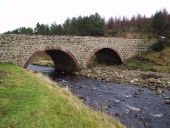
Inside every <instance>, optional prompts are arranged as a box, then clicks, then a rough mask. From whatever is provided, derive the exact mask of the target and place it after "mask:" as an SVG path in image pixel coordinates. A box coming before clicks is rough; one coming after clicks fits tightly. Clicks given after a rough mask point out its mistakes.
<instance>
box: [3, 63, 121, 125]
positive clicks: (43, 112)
mask: <svg viewBox="0 0 170 128" xmlns="http://www.w3.org/2000/svg"><path fill="white" fill-rule="evenodd" d="M0 126H1V128H7V127H13V128H51V127H54V128H55V127H56V128H123V127H124V126H122V125H121V124H120V123H119V122H118V121H116V120H114V119H113V118H111V117H108V116H106V115H105V114H101V113H99V112H95V111H93V110H91V109H89V108H88V107H87V106H85V105H84V104H83V103H82V102H81V101H80V100H79V99H78V98H76V97H75V96H73V95H72V93H71V92H70V91H69V90H68V89H66V88H61V87H59V86H57V84H56V83H54V82H52V81H50V80H49V79H47V78H45V77H43V76H41V75H40V74H34V73H31V72H28V71H25V70H24V69H22V68H19V67H17V66H15V65H11V64H0Z"/></svg>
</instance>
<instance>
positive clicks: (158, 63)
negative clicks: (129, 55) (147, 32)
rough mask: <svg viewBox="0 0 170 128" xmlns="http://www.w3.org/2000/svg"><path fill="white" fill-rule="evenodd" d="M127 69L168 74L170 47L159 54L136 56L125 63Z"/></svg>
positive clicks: (151, 53)
mask: <svg viewBox="0 0 170 128" xmlns="http://www.w3.org/2000/svg"><path fill="white" fill-rule="evenodd" d="M126 67H127V68H128V69H133V70H136V69H141V70H144V71H154V72H166V73H170V47H166V48H165V49H164V50H163V51H161V52H148V53H143V54H140V55H138V56H137V57H136V58H133V59H131V60H129V61H128V62H127V63H126Z"/></svg>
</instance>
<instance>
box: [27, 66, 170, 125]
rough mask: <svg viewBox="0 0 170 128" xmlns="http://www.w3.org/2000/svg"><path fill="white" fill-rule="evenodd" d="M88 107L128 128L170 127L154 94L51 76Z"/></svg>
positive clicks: (167, 110)
mask: <svg viewBox="0 0 170 128" xmlns="http://www.w3.org/2000/svg"><path fill="white" fill-rule="evenodd" d="M28 69H31V70H33V71H40V72H45V73H49V72H52V71H53V70H54V69H53V68H48V67H42V66H35V65H29V66H28ZM53 79H54V81H56V82H58V83H60V85H61V86H63V87H68V88H70V90H71V91H72V93H73V94H75V95H77V96H78V97H79V98H80V99H81V100H83V102H84V103H85V104H87V105H88V106H89V107H91V108H93V109H95V110H97V111H102V112H105V113H107V114H109V115H111V116H113V117H114V118H117V119H118V120H120V121H121V122H122V123H123V124H125V125H126V126H127V127H128V128H170V105H168V104H165V103H164V98H163V97H170V91H168V90H164V93H163V96H157V95H156V94H155V91H152V90H149V89H147V88H140V87H136V86H132V85H128V84H127V85H126V84H115V83H112V82H104V81H101V80H96V79H91V78H86V77H82V76H76V75H73V76H60V77H54V76H53Z"/></svg>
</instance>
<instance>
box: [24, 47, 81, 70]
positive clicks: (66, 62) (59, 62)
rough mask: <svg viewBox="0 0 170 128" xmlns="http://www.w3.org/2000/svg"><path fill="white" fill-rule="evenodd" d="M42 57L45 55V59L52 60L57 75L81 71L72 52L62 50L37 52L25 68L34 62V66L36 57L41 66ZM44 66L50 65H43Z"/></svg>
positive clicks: (51, 63)
mask: <svg viewBox="0 0 170 128" xmlns="http://www.w3.org/2000/svg"><path fill="white" fill-rule="evenodd" d="M42 55H45V56H46V57H45V58H48V59H49V58H50V59H51V62H50V66H54V68H55V72H57V73H72V72H74V71H76V70H78V69H79V65H78V62H77V60H76V59H75V57H74V56H73V55H72V54H71V53H70V52H68V51H63V50H61V49H48V50H44V51H36V52H34V53H33V54H32V55H31V56H30V57H29V58H28V60H27V61H26V63H25V64H24V66H23V67H24V68H26V67H27V66H28V65H29V64H31V63H32V62H33V64H35V62H34V61H33V60H34V58H35V57H36V58H37V56H38V57H39V58H40V64H39V65H41V64H42V60H41V58H42ZM47 56H48V57H47ZM43 61H44V60H43ZM45 61H46V60H45ZM37 63H39V62H37ZM43 66H48V65H44V64H43Z"/></svg>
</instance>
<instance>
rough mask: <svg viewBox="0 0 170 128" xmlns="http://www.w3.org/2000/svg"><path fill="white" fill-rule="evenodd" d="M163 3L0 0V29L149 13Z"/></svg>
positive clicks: (158, 0)
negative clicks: (91, 15) (80, 18)
mask: <svg viewBox="0 0 170 128" xmlns="http://www.w3.org/2000/svg"><path fill="white" fill-rule="evenodd" d="M164 7H166V9H167V10H168V11H170V1H169V0H0V12H1V13H0V32H4V31H7V30H11V29H15V28H18V27H21V26H26V27H34V26H35V24H36V23H37V22H40V23H49V24H50V23H52V22H54V21H56V22H57V23H63V22H64V20H65V19H66V18H67V17H73V16H79V15H83V16H84V15H90V14H94V13H95V12H98V13H99V14H101V16H103V17H105V18H106V19H107V18H108V17H111V16H123V15H126V16H132V15H134V14H137V13H141V14H145V15H147V16H150V15H151V14H153V13H154V12H155V11H156V10H159V9H162V8H164Z"/></svg>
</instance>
